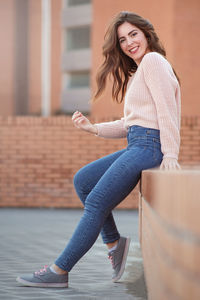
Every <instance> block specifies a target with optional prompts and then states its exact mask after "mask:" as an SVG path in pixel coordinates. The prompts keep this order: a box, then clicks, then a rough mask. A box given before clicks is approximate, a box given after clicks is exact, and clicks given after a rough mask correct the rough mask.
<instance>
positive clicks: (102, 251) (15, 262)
mask: <svg viewBox="0 0 200 300" xmlns="http://www.w3.org/2000/svg"><path fill="white" fill-rule="evenodd" d="M81 215H82V210H67V209H62V210H54V209H0V299H1V300H7V299H9V300H12V299H24V300H32V299H35V300H51V299H55V300H61V299H72V300H73V299H74V300H79V299H80V300H84V299H85V300H90V299H99V300H100V299H101V300H102V299H103V300H111V299H119V300H126V299H135V300H143V299H147V296H146V289H145V283H144V276H143V265H142V258H141V251H140V248H139V242H138V213H137V211H114V216H115V220H116V223H117V225H118V229H119V231H120V233H121V235H126V236H127V235H129V236H130V237H131V238H132V242H131V246H130V252H129V256H128V261H127V267H126V271H125V273H124V275H123V277H122V278H121V281H120V282H119V283H112V281H111V275H112V268H111V264H110V261H109V260H108V259H107V250H106V247H105V245H103V243H102V240H101V237H99V238H98V240H97V241H96V243H95V245H94V246H93V247H92V249H91V250H90V251H89V252H88V253H87V254H86V255H85V256H84V257H83V258H82V259H81V260H80V261H79V262H78V263H77V264H76V266H75V267H74V268H73V269H72V271H71V272H70V274H69V288H68V289H50V288H30V287H22V286H20V284H18V283H17V282H16V280H15V278H16V276H18V275H20V274H23V273H27V272H28V273H32V272H33V271H36V270H38V269H40V268H41V267H42V266H43V265H45V264H50V263H52V262H53V261H54V259H55V258H56V256H58V255H59V254H60V252H61V251H62V250H63V248H64V247H65V244H66V242H67V240H69V238H70V237H71V234H72V232H73V230H74V229H75V227H76V224H77V223H78V221H79V219H80V217H81Z"/></svg>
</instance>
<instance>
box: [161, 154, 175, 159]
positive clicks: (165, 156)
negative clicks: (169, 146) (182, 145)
mask: <svg viewBox="0 0 200 300" xmlns="http://www.w3.org/2000/svg"><path fill="white" fill-rule="evenodd" d="M164 158H175V159H176V160H178V155H177V154H175V153H167V154H165V155H164V156H163V159H164Z"/></svg>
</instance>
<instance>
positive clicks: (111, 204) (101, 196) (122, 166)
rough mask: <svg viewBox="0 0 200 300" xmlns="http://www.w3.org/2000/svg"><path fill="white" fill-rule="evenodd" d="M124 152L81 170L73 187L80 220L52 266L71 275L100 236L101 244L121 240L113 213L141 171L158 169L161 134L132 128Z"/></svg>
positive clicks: (132, 186)
mask: <svg viewBox="0 0 200 300" xmlns="http://www.w3.org/2000/svg"><path fill="white" fill-rule="evenodd" d="M127 140H128V146H127V148H126V149H123V150H121V151H117V152H115V153H113V154H110V155H108V156H105V157H103V158H100V159H98V160H96V161H94V162H92V163H90V164H88V165H86V166H85V167H83V168H81V169H80V170H79V171H78V172H77V173H76V175H75V177H74V186H75V189H76V192H77V194H78V196H79V197H80V200H81V201H82V203H83V204H84V213H83V216H82V218H81V220H80V222H79V224H78V225H77V227H76V229H75V232H74V233H73V235H72V237H71V239H70V241H69V242H68V244H67V246H66V247H65V249H64V251H63V252H62V253H61V255H60V256H59V257H58V258H57V260H56V261H55V264H56V265H57V266H58V267H60V268H61V269H63V270H65V271H68V272H69V271H70V270H71V269H72V268H73V266H74V265H75V264H76V263H77V262H78V261H79V260H80V258H81V257H82V256H83V255H84V254H85V253H86V252H87V251H88V250H89V249H90V248H91V247H92V245H93V244H94V243H95V241H96V240H97V238H98V236H99V233H100V232H101V235H102V239H103V242H104V243H106V244H107V243H112V242H114V241H116V240H118V239H119V238H120V234H119V232H118V230H117V227H116V224H115V221H114V218H113V215H112V210H113V209H114V208H115V207H116V206H117V205H118V204H119V203H120V202H121V201H123V199H124V198H125V197H126V196H127V195H128V194H129V193H130V192H131V191H132V190H133V189H134V187H135V186H136V185H137V183H138V181H139V179H140V177H141V172H142V170H145V169H150V168H154V167H157V166H159V165H160V163H161V161H162V158H163V154H162V152H161V144H160V131H159V130H157V129H152V128H146V127H141V126H138V125H134V126H131V127H129V129H128V133H127Z"/></svg>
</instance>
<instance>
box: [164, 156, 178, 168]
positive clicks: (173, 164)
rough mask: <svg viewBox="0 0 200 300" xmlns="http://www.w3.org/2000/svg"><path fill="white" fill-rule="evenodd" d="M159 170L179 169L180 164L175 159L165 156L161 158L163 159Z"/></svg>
mask: <svg viewBox="0 0 200 300" xmlns="http://www.w3.org/2000/svg"><path fill="white" fill-rule="evenodd" d="M160 169H161V170H181V166H180V165H179V163H178V161H177V159H175V158H170V157H166V158H163V161H162V163H161V165H160Z"/></svg>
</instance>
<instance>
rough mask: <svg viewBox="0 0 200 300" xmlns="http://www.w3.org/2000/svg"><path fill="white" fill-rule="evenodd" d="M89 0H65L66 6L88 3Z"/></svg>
mask: <svg viewBox="0 0 200 300" xmlns="http://www.w3.org/2000/svg"><path fill="white" fill-rule="evenodd" d="M90 3H91V0H67V5H68V6H76V5H84V4H90Z"/></svg>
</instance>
